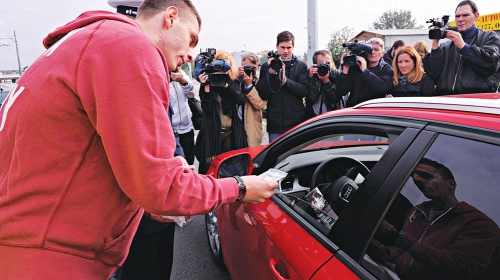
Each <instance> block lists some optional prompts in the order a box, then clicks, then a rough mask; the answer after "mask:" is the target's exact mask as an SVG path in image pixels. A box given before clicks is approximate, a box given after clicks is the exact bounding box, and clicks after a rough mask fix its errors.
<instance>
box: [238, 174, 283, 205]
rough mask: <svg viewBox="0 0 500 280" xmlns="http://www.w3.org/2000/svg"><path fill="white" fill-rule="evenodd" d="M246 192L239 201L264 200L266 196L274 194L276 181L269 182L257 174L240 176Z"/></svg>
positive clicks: (255, 201) (276, 185)
mask: <svg viewBox="0 0 500 280" xmlns="http://www.w3.org/2000/svg"><path fill="white" fill-rule="evenodd" d="M241 179H242V180H243V182H245V185H246V189H247V192H246V194H245V196H244V197H243V199H242V200H241V202H245V203H252V204H257V203H260V202H264V201H265V200H266V198H269V197H271V196H272V195H273V194H274V189H276V188H278V182H269V181H267V180H265V179H263V178H261V177H258V176H242V177H241Z"/></svg>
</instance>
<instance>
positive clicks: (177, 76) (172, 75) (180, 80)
mask: <svg viewBox="0 0 500 280" xmlns="http://www.w3.org/2000/svg"><path fill="white" fill-rule="evenodd" d="M181 71H182V70H181V68H180V67H177V70H175V72H170V78H172V80H174V81H176V82H178V83H179V84H181V85H183V84H185V83H186V82H187V81H186V79H184V77H182V74H181Z"/></svg>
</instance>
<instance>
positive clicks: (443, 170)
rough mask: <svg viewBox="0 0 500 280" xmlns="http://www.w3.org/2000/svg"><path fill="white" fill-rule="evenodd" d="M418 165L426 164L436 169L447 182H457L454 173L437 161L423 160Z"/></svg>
mask: <svg viewBox="0 0 500 280" xmlns="http://www.w3.org/2000/svg"><path fill="white" fill-rule="evenodd" d="M418 164H424V165H428V166H432V167H434V168H435V169H436V172H437V173H438V174H439V175H441V177H443V179H445V180H450V179H452V180H455V177H454V176H453V173H451V171H450V169H448V167H446V166H444V165H443V164H441V163H439V162H437V161H434V160H432V159H429V158H422V159H421V160H420V162H419V163H418Z"/></svg>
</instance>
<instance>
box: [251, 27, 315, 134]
mask: <svg viewBox="0 0 500 280" xmlns="http://www.w3.org/2000/svg"><path fill="white" fill-rule="evenodd" d="M294 42H295V37H294V36H293V34H292V33H290V32H288V31H283V32H281V33H279V34H278V36H277V43H276V48H277V50H278V51H277V52H273V51H271V52H269V54H268V57H269V60H268V61H267V62H266V63H264V64H263V65H262V67H261V69H260V75H259V77H260V78H259V81H258V82H257V91H258V92H259V94H260V96H261V97H262V99H264V100H267V132H268V133H269V142H272V141H273V140H274V139H276V138H277V137H278V136H280V134H282V133H283V132H285V131H287V130H288V129H290V128H292V127H293V126H295V125H297V124H299V123H301V122H302V121H304V120H305V119H306V112H305V106H304V102H303V98H304V97H306V96H307V94H308V92H309V86H308V84H307V79H308V74H307V65H306V64H305V63H304V62H302V61H300V60H298V59H297V57H296V56H295V55H293V53H292V52H293V48H294ZM280 62H281V63H280Z"/></svg>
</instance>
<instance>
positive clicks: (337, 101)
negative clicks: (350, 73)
mask: <svg viewBox="0 0 500 280" xmlns="http://www.w3.org/2000/svg"><path fill="white" fill-rule="evenodd" d="M341 74H342V71H341V70H339V69H331V70H330V77H329V78H328V80H329V82H328V83H323V82H322V81H321V80H320V79H319V78H318V77H317V76H316V75H315V76H313V77H309V94H308V95H307V97H306V112H307V115H308V116H309V117H312V116H315V113H314V110H313V105H314V104H315V103H316V102H317V101H318V100H320V98H321V100H322V102H323V104H325V105H326V108H327V109H328V111H332V110H337V109H340V108H344V107H345V105H344V100H343V98H342V96H340V95H337V94H335V92H336V87H335V84H336V82H337V79H338V78H339V77H340V75H341ZM321 113H325V112H321Z"/></svg>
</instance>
